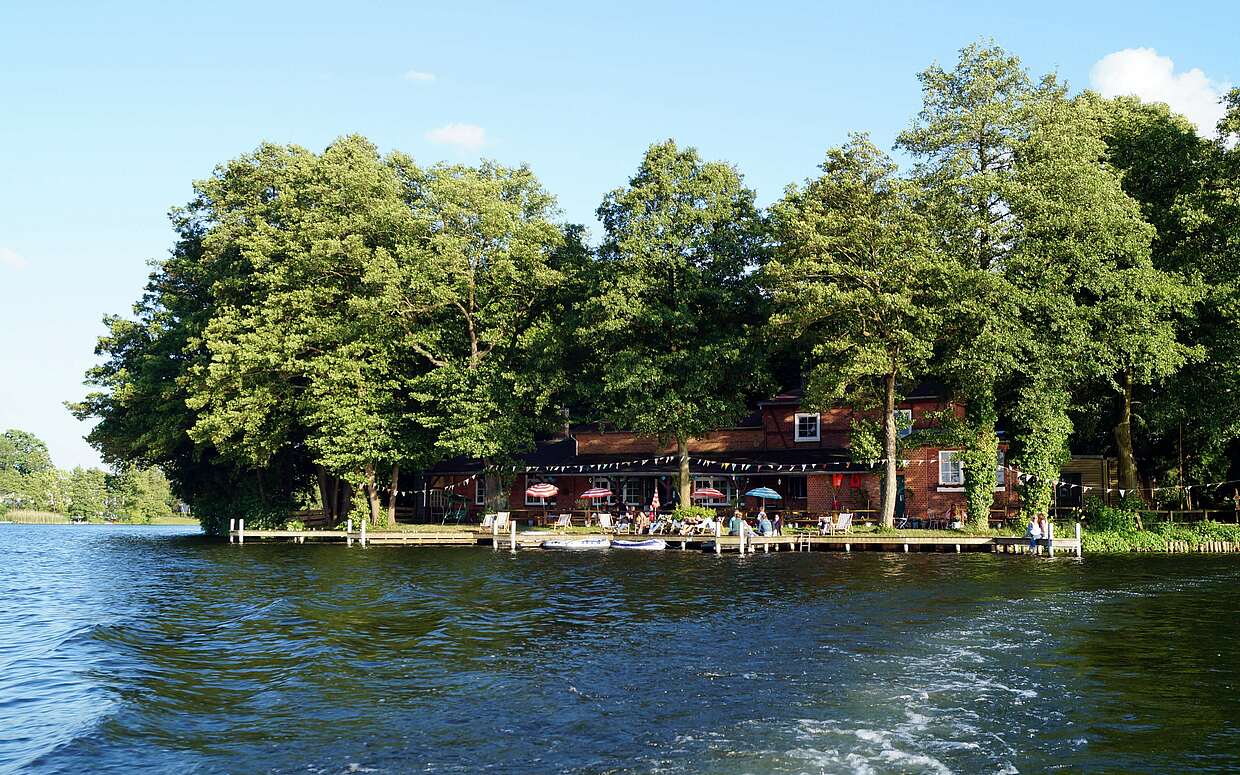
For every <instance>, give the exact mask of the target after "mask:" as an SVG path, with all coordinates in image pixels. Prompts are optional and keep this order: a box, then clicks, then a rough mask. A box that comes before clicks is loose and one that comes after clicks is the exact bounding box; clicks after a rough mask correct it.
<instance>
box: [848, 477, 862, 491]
mask: <svg viewBox="0 0 1240 775" xmlns="http://www.w3.org/2000/svg"><path fill="white" fill-rule="evenodd" d="M861 482H862V479H861V474H853V475H852V476H850V477H848V486H849V487H852V488H853V489H854V490H860V489H861V488H862V487H863V486H864V485H863V484H862V483H861Z"/></svg>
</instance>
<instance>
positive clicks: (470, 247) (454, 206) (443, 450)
mask: <svg viewBox="0 0 1240 775" xmlns="http://www.w3.org/2000/svg"><path fill="white" fill-rule="evenodd" d="M406 172H407V174H405V175H404V176H403V195H404V197H405V200H406V203H407V206H408V208H409V210H410V212H411V214H412V217H413V218H414V220H415V224H416V227H417V229H418V233H419V237H418V238H417V239H415V240H412V241H410V242H409V243H406V244H404V245H402V246H401V247H400V248H399V249H398V250H397V251H396V252H394V253H392V254H390V255H389V254H385V255H384V256H381V257H379V260H377V261H376V263H375V267H374V270H373V271H372V272H371V273H370V274H369V275H368V283H369V287H371V288H373V290H374V300H375V304H376V305H378V306H377V307H376V309H375V310H373V312H374V314H376V315H381V316H385V317H386V318H387V319H388V320H389V324H388V325H389V327H391V328H392V329H393V330H394V332H395V334H394V336H395V337H396V339H395V340H394V342H395V344H394V346H395V347H396V348H397V349H398V350H400V351H402V352H407V353H409V354H410V355H411V356H412V357H414V358H415V359H416V361H417V367H418V372H417V373H416V375H415V376H413V377H412V378H411V379H410V380H409V382H408V389H409V391H410V393H411V395H412V397H413V398H414V399H415V400H416V402H417V408H416V409H415V410H414V411H413V415H412V416H413V418H414V421H415V422H416V423H417V424H418V425H420V426H421V427H424V428H426V429H429V430H430V431H431V432H432V433H433V435H434V453H435V454H436V455H437V456H440V457H453V456H458V455H463V456H468V457H473V458H479V459H482V460H483V461H484V462H485V463H486V464H487V466H488V468H489V469H490V468H491V467H492V466H493V465H495V464H502V463H505V462H508V461H510V460H511V459H512V458H513V457H514V456H515V455H517V454H518V453H520V452H522V451H524V450H527V449H529V448H531V447H532V446H533V444H534V440H535V437H536V435H537V434H538V432H540V431H542V430H543V429H545V428H546V427H548V425H549V424H550V423H551V422H552V420H553V418H554V416H555V413H554V409H555V393H556V391H555V381H554V380H553V379H551V377H552V376H553V374H552V371H553V368H554V364H553V363H550V362H549V360H548V357H549V355H550V354H551V353H554V352H555V351H556V348H555V347H554V346H553V344H554V338H555V321H554V319H553V316H552V312H553V308H554V305H553V302H552V300H553V299H554V298H555V294H556V291H557V288H558V287H559V286H560V285H561V284H563V283H566V282H568V279H567V276H566V273H565V272H564V271H561V269H560V268H557V265H556V260H555V259H556V256H557V254H558V253H559V251H560V250H561V249H562V247H563V245H564V230H563V229H562V228H561V227H560V226H559V225H557V224H556V223H555V222H554V220H553V219H554V216H555V214H556V209H555V200H554V199H553V198H552V197H551V195H550V194H548V193H547V192H546V191H545V190H544V189H543V188H542V186H541V184H540V183H539V182H538V179H537V178H536V177H535V176H534V174H533V172H531V171H530V170H529V169H528V168H526V167H518V168H507V167H503V166H501V165H498V164H494V163H491V162H484V163H483V164H481V165H480V166H478V167H464V166H459V165H439V166H435V167H432V168H430V169H428V170H425V171H417V170H412V169H410V170H407V171H406ZM543 375H547V378H544V376H543ZM488 479H489V481H488V488H487V490H488V493H489V495H490V496H491V498H492V499H493V503H492V505H493V506H500V505H502V502H503V501H504V500H506V494H505V493H504V492H502V491H501V488H500V487H499V486H498V479H497V474H496V473H495V471H494V470H491V473H490V474H489V475H488Z"/></svg>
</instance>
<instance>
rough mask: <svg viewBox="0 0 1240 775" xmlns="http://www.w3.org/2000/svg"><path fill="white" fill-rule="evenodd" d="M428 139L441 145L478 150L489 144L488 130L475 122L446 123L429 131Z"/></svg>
mask: <svg viewBox="0 0 1240 775" xmlns="http://www.w3.org/2000/svg"><path fill="white" fill-rule="evenodd" d="M426 139H427V140H430V141H431V142H432V143H437V144H439V145H453V146H456V147H457V148H460V149H462V150H466V151H476V150H478V149H479V148H481V147H482V146H484V145H486V144H487V130H485V129H483V128H482V127H480V126H475V125H474V124H455V123H454V124H444V125H443V126H441V127H438V128H436V129H432V130H431V131H429V132H427V133H426Z"/></svg>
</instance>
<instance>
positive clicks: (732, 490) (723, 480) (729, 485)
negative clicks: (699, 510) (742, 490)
mask: <svg viewBox="0 0 1240 775" xmlns="http://www.w3.org/2000/svg"><path fill="white" fill-rule="evenodd" d="M703 487H713V488H715V489H716V490H718V491H719V492H721V493H723V498H722V500H721V499H719V498H710V499H705V500H704V499H702V498H697V499H695V500H694V501H693V502H694V503H696V504H699V505H702V506H727V505H728V504H729V503H731V502H732V500H733V497H734V496H735V495H736V484H735V482H733V481H732V480H731V479H729V478H728V477H726V476H695V477H693V489H694V490H700V489H702V488H703Z"/></svg>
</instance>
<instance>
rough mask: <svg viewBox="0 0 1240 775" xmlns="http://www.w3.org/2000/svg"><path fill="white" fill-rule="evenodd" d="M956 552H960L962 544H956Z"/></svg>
mask: <svg viewBox="0 0 1240 775" xmlns="http://www.w3.org/2000/svg"><path fill="white" fill-rule="evenodd" d="M956 554H960V544H956Z"/></svg>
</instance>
